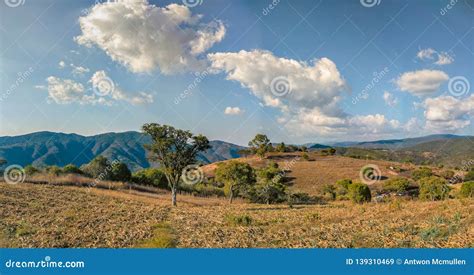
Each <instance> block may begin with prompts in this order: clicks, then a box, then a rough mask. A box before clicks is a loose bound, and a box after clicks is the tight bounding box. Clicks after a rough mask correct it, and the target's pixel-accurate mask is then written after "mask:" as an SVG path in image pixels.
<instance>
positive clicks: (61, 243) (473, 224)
mask: <svg viewBox="0 0 474 275" xmlns="http://www.w3.org/2000/svg"><path fill="white" fill-rule="evenodd" d="M178 203H179V204H178V207H176V208H172V207H170V202H169V196H168V194H145V193H141V192H137V191H125V190H102V189H96V188H83V187H82V188H79V187H71V186H52V185H37V184H27V183H23V184H17V185H8V184H5V183H0V233H1V234H0V246H2V247H291V248H293V247H473V246H474V229H473V228H474V217H473V215H472V214H471V213H472V212H473V210H474V209H473V208H474V201H473V200H472V199H465V200H460V199H451V200H446V201H440V202H420V201H405V200H401V199H400V200H395V201H392V202H388V203H379V204H376V203H369V204H364V205H355V204H353V203H350V202H333V203H330V204H327V205H311V206H297V207H296V206H295V207H293V208H290V207H289V206H286V205H256V204H247V203H244V202H242V201H237V203H235V204H233V205H228V204H227V201H226V200H223V199H217V198H216V199H209V198H206V199H204V198H195V197H191V196H178Z"/></svg>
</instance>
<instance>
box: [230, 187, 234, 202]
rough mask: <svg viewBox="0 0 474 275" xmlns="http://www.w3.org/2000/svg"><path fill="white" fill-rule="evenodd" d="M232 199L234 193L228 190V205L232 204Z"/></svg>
mask: <svg viewBox="0 0 474 275" xmlns="http://www.w3.org/2000/svg"><path fill="white" fill-rule="evenodd" d="M233 199H234V192H233V191H232V188H231V189H230V192H229V203H230V204H232V200H233Z"/></svg>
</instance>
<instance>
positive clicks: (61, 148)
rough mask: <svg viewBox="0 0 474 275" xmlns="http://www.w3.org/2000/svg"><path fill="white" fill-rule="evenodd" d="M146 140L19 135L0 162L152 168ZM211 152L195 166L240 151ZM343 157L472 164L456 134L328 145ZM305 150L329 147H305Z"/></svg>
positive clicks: (3, 142)
mask: <svg viewBox="0 0 474 275" xmlns="http://www.w3.org/2000/svg"><path fill="white" fill-rule="evenodd" d="M150 142H151V139H150V137H149V136H147V135H145V134H143V133H139V132H133V131H130V132H123V133H106V134H100V135H95V136H82V135H77V134H64V133H54V132H36V133H31V134H27V135H21V136H4V137H0V159H5V160H7V161H8V164H19V165H22V166H25V165H28V164H33V165H35V166H38V167H41V166H45V165H58V166H65V165H67V164H70V163H72V164H75V165H77V166H81V165H83V164H86V163H88V162H90V161H91V160H92V159H93V158H95V157H96V156H98V155H102V156H105V157H107V158H108V159H109V160H115V159H117V160H120V161H121V162H124V163H125V164H127V165H128V167H129V168H130V169H131V170H133V171H136V170H139V169H141V168H147V167H150V166H152V165H153V164H152V163H150V162H149V161H148V159H147V153H146V150H145V149H144V147H143V145H144V144H147V143H150ZM210 145H211V148H210V149H208V150H206V151H205V152H203V153H201V154H199V156H198V161H199V162H201V163H206V164H207V163H213V162H217V161H223V160H227V159H232V158H238V157H240V155H239V151H240V150H242V149H245V147H243V146H239V145H235V144H232V143H228V142H225V141H220V140H213V141H210ZM331 145H332V146H333V147H336V148H338V152H339V154H341V155H345V156H357V157H365V156H368V155H370V157H372V158H376V159H390V160H395V161H406V160H410V161H413V162H415V163H436V164H448V165H452V166H459V165H461V163H462V162H463V161H468V160H471V159H474V137H472V136H456V135H430V136H425V137H418V138H407V139H391V140H377V141H367V142H342V143H335V144H331ZM306 146H307V147H308V148H309V150H320V149H325V148H329V147H330V146H327V145H322V144H319V143H308V144H306Z"/></svg>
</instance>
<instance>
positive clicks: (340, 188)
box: [335, 179, 352, 199]
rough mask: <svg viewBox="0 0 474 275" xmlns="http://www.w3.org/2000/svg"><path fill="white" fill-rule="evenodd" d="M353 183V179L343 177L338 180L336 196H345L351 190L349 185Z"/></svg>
mask: <svg viewBox="0 0 474 275" xmlns="http://www.w3.org/2000/svg"><path fill="white" fill-rule="evenodd" d="M351 184H352V180H350V179H342V180H338V181H336V186H335V191H336V196H337V197H338V198H340V199H342V198H344V196H346V195H347V193H348V192H349V186H350V185H351Z"/></svg>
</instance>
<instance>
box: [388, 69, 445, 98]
mask: <svg viewBox="0 0 474 275" xmlns="http://www.w3.org/2000/svg"><path fill="white" fill-rule="evenodd" d="M448 79H449V76H448V75H447V74H446V73H445V72H443V71H439V70H420V71H413V72H406V73H404V74H402V75H401V76H400V77H399V78H398V79H397V80H396V84H397V85H398V88H399V89H400V90H401V91H404V92H409V93H411V94H413V95H416V96H425V95H429V94H432V93H434V92H436V91H438V90H439V88H440V86H441V84H443V82H445V81H447V80H448Z"/></svg>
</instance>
